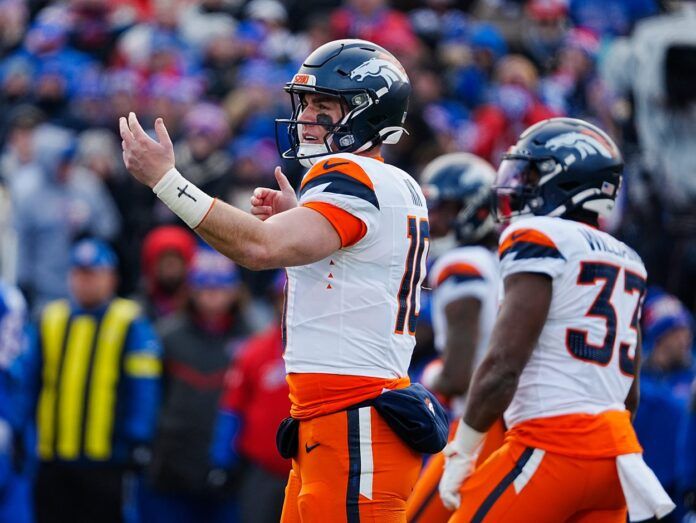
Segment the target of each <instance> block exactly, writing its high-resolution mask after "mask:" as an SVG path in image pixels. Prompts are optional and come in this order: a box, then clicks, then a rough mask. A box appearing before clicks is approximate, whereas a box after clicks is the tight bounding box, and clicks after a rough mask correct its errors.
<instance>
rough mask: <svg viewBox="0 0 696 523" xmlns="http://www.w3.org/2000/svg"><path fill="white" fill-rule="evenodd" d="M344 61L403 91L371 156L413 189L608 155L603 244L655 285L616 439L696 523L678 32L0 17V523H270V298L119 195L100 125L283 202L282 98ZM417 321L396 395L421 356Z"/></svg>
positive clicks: (471, 1)
mask: <svg viewBox="0 0 696 523" xmlns="http://www.w3.org/2000/svg"><path fill="white" fill-rule="evenodd" d="M346 37H355V38H364V39H367V40H371V41H374V42H375V43H377V44H380V45H382V46H384V47H385V48H387V49H388V50H390V51H391V52H392V53H394V54H395V55H396V56H397V57H398V58H399V60H400V61H401V63H402V64H403V65H404V66H405V68H406V70H407V72H408V74H409V77H410V80H411V83H412V87H413V94H412V98H411V103H410V108H409V115H408V119H407V122H406V128H407V129H408V131H409V135H408V136H407V137H404V138H403V139H402V140H401V142H400V143H399V144H398V145H396V146H390V147H387V148H386V149H385V151H384V152H385V155H386V158H385V159H386V161H387V162H389V163H392V164H394V165H397V166H398V167H401V168H403V169H405V170H406V171H407V172H409V173H411V174H412V175H413V176H414V177H416V178H418V177H419V175H420V171H421V169H422V167H423V166H424V165H425V164H426V163H427V162H429V161H430V160H432V159H433V158H435V157H436V156H438V155H441V154H444V153H448V152H454V151H470V152H473V153H475V154H477V155H479V156H481V157H483V158H485V159H487V160H489V161H490V162H491V163H493V164H494V165H497V163H498V161H499V159H500V156H501V154H502V153H504V152H505V150H506V149H507V147H509V146H510V145H511V144H512V143H513V142H514V141H515V139H516V138H517V136H518V135H519V133H520V132H521V131H522V130H523V129H525V128H526V127H528V126H529V125H531V124H533V123H535V122H537V121H540V120H542V119H544V118H548V117H551V116H558V115H565V116H571V117H578V118H583V119H587V120H589V121H592V122H594V123H596V124H597V125H599V126H600V127H601V128H603V129H605V130H606V131H607V132H609V133H610V134H611V135H612V136H613V137H614V138H615V139H616V141H617V143H619V144H620V147H621V150H622V151H623V154H624V159H625V163H626V170H625V177H624V184H623V187H622V194H621V197H620V200H619V206H618V211H617V212H615V215H614V217H613V218H612V219H611V220H610V221H607V222H606V223H604V224H603V226H604V227H605V228H607V229H608V230H610V231H611V232H612V233H613V234H615V235H617V236H618V237H619V238H620V239H622V240H624V241H625V242H627V243H628V244H629V245H631V246H632V247H633V248H635V249H636V250H637V251H638V252H639V254H641V256H642V257H643V259H644V260H645V262H646V265H647V268H648V272H649V278H650V280H649V282H650V284H651V285H652V287H651V291H650V293H649V295H648V298H647V300H646V303H645V310H644V314H643V329H644V331H643V333H644V345H645V354H644V370H643V373H642V376H641V392H642V407H641V409H640V410H639V412H638V416H637V420H636V426H637V428H638V433H639V437H640V439H641V443H642V444H643V446H644V447H645V452H646V460H647V461H648V463H649V465H650V466H651V467H652V468H653V470H655V471H656V472H657V475H658V477H659V479H660V480H661V481H662V482H663V484H664V485H665V487H666V488H667V489H668V490H669V492H670V493H671V494H672V495H673V496H674V497H675V499H676V500H677V501H679V503H680V509H679V511H678V513H677V515H675V516H673V518H674V521H677V520H678V518H681V517H682V516H684V515H686V516H685V517H690V516H689V515H688V513H689V512H690V510H691V509H695V510H696V414H695V413H694V401H693V399H694V393H693V392H692V387H691V385H692V381H693V379H694V377H695V376H696V374H695V368H696V367H695V366H694V362H693V327H694V325H693V314H694V312H696V155H695V154H693V151H695V150H696V91H694V89H693V85H694V82H696V7H695V6H692V5H690V3H689V2H658V1H657V0H518V1H515V0H478V1H477V0H460V1H456V0H423V1H416V0H393V1H388V0H302V1H301V0H283V1H280V0H251V1H248V0H200V1H194V0H111V1H108V2H107V1H106V0H65V1H46V0H0V114H2V118H0V245H1V249H0V278H1V280H2V281H3V282H4V284H3V285H4V286H3V287H0V291H1V292H0V297H1V298H2V302H3V303H2V304H1V305H0V310H1V311H2V312H5V313H6V314H5V317H7V318H10V320H8V321H5V320H2V322H0V331H1V332H2V333H3V334H2V337H1V339H0V365H1V368H2V371H1V372H0V521H5V520H6V521H13V522H15V521H33V520H34V519H38V520H39V521H82V520H85V521H111V520H113V521H121V520H126V521H138V520H141V521H159V520H162V521H175V522H176V521H182V522H183V521H250V522H253V521H277V518H278V514H279V510H280V506H281V505H282V498H283V485H284V482H285V478H286V476H287V472H288V470H289V464H288V463H287V462H285V461H284V460H281V459H280V458H279V457H278V456H277V455H276V453H275V449H274V436H275V428H276V426H277V424H278V422H279V421H280V419H282V418H283V417H284V416H285V413H286V412H287V410H288V406H289V403H288V399H287V388H286V385H285V381H284V371H283V364H282V358H281V354H282V343H281V340H280V337H281V334H280V328H279V326H278V318H279V316H280V314H281V309H282V298H281V297H282V288H283V273H282V272H281V273H273V272H261V273H252V272H249V271H246V270H244V269H242V268H239V267H236V266H234V264H232V262H230V261H229V260H226V259H225V258H223V257H221V256H219V255H217V254H215V253H214V252H212V251H211V250H209V249H208V248H206V246H205V245H202V244H201V242H200V241H199V240H197V238H196V237H195V235H193V234H192V233H191V232H190V231H189V230H188V229H186V228H185V227H184V226H183V224H182V223H181V222H180V221H179V220H178V219H177V218H176V216H174V215H173V214H172V213H171V212H170V211H169V210H168V209H166V208H165V207H164V205H163V204H161V202H159V200H157V199H156V198H155V197H154V195H153V194H152V192H151V191H150V190H149V189H147V188H146V187H143V186H140V185H138V184H137V182H135V181H134V180H133V179H132V178H131V177H130V176H129V175H128V174H127V173H126V172H125V168H124V165H123V162H122V159H121V154H120V138H119V136H118V127H117V122H118V117H119V116H123V115H126V114H127V113H128V112H129V111H135V112H136V113H137V114H138V117H139V119H140V121H141V122H143V124H144V126H145V127H151V126H152V124H153V122H154V119H155V118H156V117H160V116H161V117H163V118H164V121H165V123H166V125H167V128H168V129H169V133H170V135H171V136H172V140H173V141H174V143H175V153H176V163H177V167H178V169H179V170H180V171H181V172H182V173H184V175H185V176H186V177H187V178H188V179H190V180H191V181H192V182H194V183H195V184H196V185H197V186H198V187H200V188H201V189H203V190H205V191H206V192H208V193H209V194H211V195H215V196H217V197H219V198H222V199H224V200H226V201H228V202H230V203H232V204H235V205H238V206H239V207H241V208H242V209H247V208H248V197H249V196H250V194H251V191H252V190H253V188H254V187H256V186H272V185H273V184H274V183H275V182H274V179H273V167H274V166H275V165H278V164H280V165H282V166H283V169H284V172H286V173H288V175H289V177H290V179H291V180H292V181H293V182H294V183H297V182H298V181H299V179H300V177H301V176H302V173H303V172H302V169H301V168H300V166H299V165H297V164H293V163H288V162H285V161H281V159H280V156H279V154H278V151H277V148H276V128H275V126H274V118H279V117H280V118H282V117H287V116H288V115H289V113H290V103H289V102H290V99H289V97H287V96H286V95H284V94H283V92H282V88H283V85H284V83H285V82H286V81H288V80H289V79H290V78H291V77H292V75H293V74H294V72H295V71H296V70H297V68H298V66H299V64H300V63H301V61H302V59H303V58H304V57H305V56H306V55H307V54H309V52H310V51H311V50H313V49H314V48H316V47H317V46H319V45H321V44H323V43H325V42H328V41H330V40H334V39H338V38H346ZM277 138H278V141H279V142H280V147H282V145H283V143H286V142H287V137H285V136H282V135H281V136H278V137H277ZM446 248H447V245H444V244H439V245H438V244H435V245H433V249H432V253H431V261H432V259H434V258H435V257H436V256H437V255H438V254H439V253H440V252H442V250H443V249H446ZM17 289H19V290H20V291H21V294H20V293H18V292H17ZM117 297H118V298H117ZM424 302H426V303H425V311H424V313H423V314H421V317H420V320H419V321H420V323H419V337H418V345H417V348H416V352H415V354H414V359H413V364H412V373H413V377H414V378H415V377H417V375H418V373H419V372H420V370H421V369H422V368H423V367H424V365H425V364H427V362H428V361H429V360H430V359H431V358H432V357H433V354H434V350H433V344H432V329H431V328H430V325H429V319H428V313H427V299H424ZM107 327H108V328H107ZM109 329H111V330H109ZM119 329H121V330H123V332H122V333H121V335H120V336H121V338H119V337H118V336H119V334H118V332H120V331H119ZM25 331H26V332H25ZM112 331H113V332H112ZM104 332H111V333H112V334H110V335H111V336H112V337H115V339H116V341H109V340H110V339H111V338H109V337H108V336H106V335H105V334H103V333H104ZM6 333H7V334H6ZM20 334H21V335H22V336H24V338H26V339H27V340H28V342H26V343H24V342H21V343H20V342H17V343H14V342H12V341H11V340H13V339H15V338H17V337H18V336H20ZM20 345H21V346H22V347H23V346H24V345H27V348H22V347H20ZM102 353H105V354H111V356H103V357H102V356H100V355H101V354H102ZM17 395H19V396H17ZM16 397H20V398H22V399H21V401H17V400H16V399H15V400H13V399H11V398H16ZM94 398H96V399H94ZM99 402H102V403H99ZM93 403H94V404H93ZM96 412H99V413H101V414H99V415H97V414H95V413H96ZM105 412H106V413H108V414H105ZM34 420H36V423H34ZM93 431H95V432H94V434H96V435H94V436H92V435H91V434H92V433H93ZM37 434H38V435H37ZM99 438H102V439H101V440H100V439H99ZM35 448H37V449H38V450H37V451H36V452H35V451H34V449H35ZM124 482H125V483H126V484H128V485H129V486H130V487H129V488H126V489H121V488H117V487H118V486H119V485H121V484H123V483H124ZM116 491H118V492H116ZM86 492H91V493H92V494H89V495H87V494H85V493H86ZM71 493H72V494H71ZM66 496H67V497H69V496H73V498H70V499H75V505H73V506H74V507H75V508H74V510H75V512H74V513H70V514H67V513H66V512H65V510H67V509H65V506H66V505H65V504H66V503H67V502H66V501H65V499H68V498H66ZM98 496H102V497H101V498H99V497H98ZM99 499H101V500H103V501H102V502H97V500H99ZM109 503H113V505H109ZM33 506H35V507H37V509H33V508H32V507H33ZM113 506H119V507H125V509H124V515H123V519H119V518H117V517H116V516H114V515H113V513H114V510H113ZM61 507H62V508H61ZM100 511H101V512H100ZM115 512H117V513H119V512H120V510H116V511H115ZM85 514H88V515H89V516H85ZM107 514H112V516H110V517H111V519H109V516H107ZM694 514H696V513H694ZM61 517H62V518H63V519H61ZM119 517H120V516H119ZM694 517H695V518H696V516H694ZM80 518H83V519H80ZM85 518H86V519H85Z"/></svg>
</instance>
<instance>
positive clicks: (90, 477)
mask: <svg viewBox="0 0 696 523" xmlns="http://www.w3.org/2000/svg"><path fill="white" fill-rule="evenodd" d="M116 265H117V261H116V255H115V253H114V252H113V251H112V250H111V248H110V247H108V245H106V244H105V243H104V242H102V241H100V240H94V239H85V240H82V241H80V242H78V243H77V244H76V245H75V247H74V248H73V249H72V252H71V269H70V290H71V298H70V300H57V301H52V302H50V303H49V304H48V305H47V306H46V308H45V309H44V310H43V311H42V314H41V319H40V322H39V323H38V324H37V325H36V330H37V333H36V335H35V337H34V339H35V341H36V343H34V344H32V346H31V347H30V350H29V352H28V354H27V357H28V363H27V368H28V372H29V376H30V377H31V382H32V384H33V385H34V386H33V387H32V388H31V389H30V390H31V391H32V392H31V394H32V395H33V397H35V398H37V399H38V401H37V404H36V419H37V428H38V455H39V458H40V465H39V471H38V477H37V480H36V488H35V492H34V500H35V510H36V516H37V521H38V522H39V523H43V522H56V523H58V522H60V523H63V522H65V523H67V522H87V521H100V522H121V521H124V510H125V509H126V501H127V499H128V498H127V495H128V486H129V485H131V486H132V483H129V482H128V481H127V480H128V477H129V475H130V474H132V473H133V471H137V470H139V469H140V467H141V466H142V465H143V461H144V459H145V458H146V456H147V454H148V453H147V450H146V449H147V447H148V445H149V443H150V441H151V439H152V436H153V433H154V429H155V421H156V414H157V407H158V398H159V378H160V373H161V359H160V358H161V348H160V343H159V340H158V338H157V336H156V334H155V332H154V330H153V329H152V327H151V326H150V323H149V322H148V321H147V320H146V319H145V317H144V316H143V315H142V314H141V312H140V307H139V306H138V305H137V304H136V303H135V302H133V301H130V300H125V299H122V298H118V297H116V296H115V294H114V293H115V290H116V285H117V282H116V280H117V277H116ZM130 494H131V495H133V493H132V492H131V493H130Z"/></svg>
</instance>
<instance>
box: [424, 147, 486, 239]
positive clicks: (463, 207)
mask: <svg viewBox="0 0 696 523" xmlns="http://www.w3.org/2000/svg"><path fill="white" fill-rule="evenodd" d="M494 180H495V169H494V168H493V166H491V164H489V163H488V162H487V161H485V160H483V159H482V158H479V157H478V156H476V155H474V154H471V153H451V154H445V155H444V156H440V157H438V158H435V159H434V160H433V161H432V162H430V163H429V164H428V165H426V166H425V169H424V170H423V174H422V175H421V185H422V187H423V194H424V195H425V199H426V200H427V202H428V208H429V209H435V208H437V206H438V205H440V204H442V203H443V202H448V201H449V202H455V203H458V204H459V205H460V211H459V212H458V213H457V217H456V218H455V220H454V222H453V223H452V224H451V225H450V227H451V229H452V230H454V233H455V235H456V237H457V240H458V241H459V242H461V243H472V242H475V241H477V240H480V239H481V238H483V237H484V236H486V234H488V233H490V232H492V231H493V230H494V229H495V227H496V225H495V221H494V220H493V217H492V215H491V212H490V199H491V186H492V185H493V181H494Z"/></svg>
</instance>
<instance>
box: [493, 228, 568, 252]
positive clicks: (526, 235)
mask: <svg viewBox="0 0 696 523" xmlns="http://www.w3.org/2000/svg"><path fill="white" fill-rule="evenodd" d="M522 242H523V243H535V244H537V245H542V246H544V247H551V248H552V249H556V250H558V247H556V244H555V243H553V240H552V239H551V238H549V237H548V236H546V235H545V234H544V233H543V232H541V231H537V230H536V229H518V230H516V231H514V232H513V233H512V234H510V235H509V236H508V237H507V238H505V241H503V243H501V244H500V247H498V254H501V255H502V253H504V252H505V251H507V250H508V249H509V248H510V247H512V246H513V245H515V244H516V243H522Z"/></svg>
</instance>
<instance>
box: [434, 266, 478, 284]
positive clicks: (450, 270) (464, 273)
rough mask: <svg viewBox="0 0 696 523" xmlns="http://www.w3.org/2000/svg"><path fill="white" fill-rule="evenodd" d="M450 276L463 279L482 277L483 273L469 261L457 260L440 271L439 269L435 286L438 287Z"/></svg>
mask: <svg viewBox="0 0 696 523" xmlns="http://www.w3.org/2000/svg"><path fill="white" fill-rule="evenodd" d="M452 276H460V277H461V278H462V279H464V280H480V279H483V275H482V274H481V272H480V271H479V270H478V269H477V268H476V267H474V266H473V265H471V264H470V263H464V262H458V263H453V264H451V265H448V266H446V267H445V268H444V269H442V271H440V274H439V275H438V276H437V281H436V282H435V286H436V287H439V286H440V285H441V284H442V282H444V281H445V280H446V279H447V278H450V277H452Z"/></svg>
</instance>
